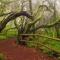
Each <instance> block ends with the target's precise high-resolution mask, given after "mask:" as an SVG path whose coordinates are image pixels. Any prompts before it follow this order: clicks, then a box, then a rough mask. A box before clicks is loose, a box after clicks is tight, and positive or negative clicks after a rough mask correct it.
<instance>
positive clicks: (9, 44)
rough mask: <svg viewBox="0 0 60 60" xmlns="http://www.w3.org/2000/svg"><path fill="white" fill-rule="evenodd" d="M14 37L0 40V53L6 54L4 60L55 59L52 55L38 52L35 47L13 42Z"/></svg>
mask: <svg viewBox="0 0 60 60" xmlns="http://www.w3.org/2000/svg"><path fill="white" fill-rule="evenodd" d="M15 40H16V39H14V38H13V39H7V40H2V41H0V53H3V54H4V55H5V56H6V60H56V59H55V58H53V57H48V55H46V54H43V53H42V52H40V53H39V52H38V51H37V50H36V49H35V48H28V47H25V46H21V45H17V44H15Z"/></svg>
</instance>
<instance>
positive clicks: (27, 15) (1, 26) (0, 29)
mask: <svg viewBox="0 0 60 60" xmlns="http://www.w3.org/2000/svg"><path fill="white" fill-rule="evenodd" d="M19 16H26V17H28V18H29V19H33V17H32V16H31V15H30V14H29V13H27V12H26V11H21V12H17V13H16V12H15V13H12V14H10V15H9V16H8V17H7V18H6V19H4V20H3V21H1V22H0V32H1V31H2V30H3V29H4V28H5V26H6V24H7V23H8V22H10V21H12V20H14V19H15V18H17V17H19Z"/></svg>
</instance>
